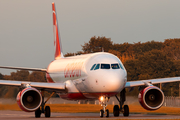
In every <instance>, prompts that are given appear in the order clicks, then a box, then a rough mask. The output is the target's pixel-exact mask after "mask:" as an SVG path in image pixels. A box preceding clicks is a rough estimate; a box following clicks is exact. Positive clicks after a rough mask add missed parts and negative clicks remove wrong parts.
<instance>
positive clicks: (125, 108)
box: [113, 89, 129, 117]
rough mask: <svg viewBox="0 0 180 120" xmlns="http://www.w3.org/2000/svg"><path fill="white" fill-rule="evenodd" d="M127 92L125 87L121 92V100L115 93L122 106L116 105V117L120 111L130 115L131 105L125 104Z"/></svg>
mask: <svg viewBox="0 0 180 120" xmlns="http://www.w3.org/2000/svg"><path fill="white" fill-rule="evenodd" d="M125 93H126V91H125V89H123V90H122V91H121V92H120V100H119V98H118V97H117V95H115V97H116V99H117V100H118V102H119V105H120V107H119V106H118V105H114V109H113V114H114V116H115V117H118V116H119V113H120V112H122V113H123V115H124V116H129V107H128V105H124V102H125V101H126V95H125ZM123 105H124V106H123Z"/></svg>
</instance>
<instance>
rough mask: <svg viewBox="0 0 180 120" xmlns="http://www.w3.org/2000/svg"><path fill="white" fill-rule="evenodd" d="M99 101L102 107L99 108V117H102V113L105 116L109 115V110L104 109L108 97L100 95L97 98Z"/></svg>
mask: <svg viewBox="0 0 180 120" xmlns="http://www.w3.org/2000/svg"><path fill="white" fill-rule="evenodd" d="M99 101H100V103H101V106H103V109H101V110H100V117H103V116H104V114H105V116H106V117H109V110H108V109H106V107H107V102H108V101H109V98H108V97H105V96H101V97H100V98H99Z"/></svg>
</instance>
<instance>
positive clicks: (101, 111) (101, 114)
mask: <svg viewBox="0 0 180 120" xmlns="http://www.w3.org/2000/svg"><path fill="white" fill-rule="evenodd" d="M103 115H104V111H103V110H102V109H101V110H100V117H103Z"/></svg>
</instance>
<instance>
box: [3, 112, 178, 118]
mask: <svg viewBox="0 0 180 120" xmlns="http://www.w3.org/2000/svg"><path fill="white" fill-rule="evenodd" d="M35 119H36V120H44V119H46V120H59V119H63V120H64V119H65V120H71V119H73V120H75V119H77V120H79V119H81V120H87V119H88V120H91V119H123V120H124V119H137V120H139V119H180V115H155V114H154V115H153V114H151V115H149V114H130V116H129V117H123V116H122V114H121V115H120V116H119V117H114V116H113V114H110V117H109V118H106V117H103V118H100V117H99V113H51V117H50V118H45V116H44V114H42V115H41V118H35V117H34V112H33V113H31V112H30V113H28V112H24V111H10V110H5V111H3V110H1V111H0V120H35Z"/></svg>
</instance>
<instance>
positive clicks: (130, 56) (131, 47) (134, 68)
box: [0, 36, 180, 97]
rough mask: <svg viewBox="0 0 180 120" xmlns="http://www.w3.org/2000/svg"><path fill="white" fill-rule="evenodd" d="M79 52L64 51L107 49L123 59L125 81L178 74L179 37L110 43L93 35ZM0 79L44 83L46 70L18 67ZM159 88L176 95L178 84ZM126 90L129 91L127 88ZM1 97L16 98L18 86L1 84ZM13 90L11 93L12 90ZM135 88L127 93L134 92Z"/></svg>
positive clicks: (104, 38) (72, 54) (69, 54)
mask: <svg viewBox="0 0 180 120" xmlns="http://www.w3.org/2000/svg"><path fill="white" fill-rule="evenodd" d="M81 47H82V51H78V52H75V53H67V54H65V56H66V57H67V56H74V55H81V54H88V53H95V52H101V51H104V52H109V53H112V54H114V55H116V56H117V57H118V58H120V60H121V61H122V62H123V64H124V66H125V68H126V70H127V74H128V76H127V79H128V81H135V80H146V79H155V78H165V77H177V76H180V39H179V38H176V39H166V40H164V42H156V41H149V42H145V43H141V42H138V43H133V44H130V43H123V44H119V43H113V41H112V40H111V39H110V38H106V37H104V36H103V37H100V36H98V37H96V36H94V37H92V38H91V39H90V40H89V42H87V43H84V45H81ZM0 79H5V80H20V81H21V80H22V81H32V82H46V78H45V73H43V72H32V73H30V72H29V71H24V70H18V71H17V72H12V73H11V74H10V75H2V74H0ZM157 86H159V85H157ZM163 86H165V87H162V90H163V91H164V93H165V95H166V96H178V95H179V84H177V82H175V83H167V84H163ZM127 91H128V90H127ZM0 92H1V94H0V97H16V95H17V94H15V93H17V92H18V88H15V87H6V86H0ZM12 92H14V93H12ZM138 93H139V91H138V88H135V89H134V90H133V91H132V92H128V93H127V94H128V95H137V94H138Z"/></svg>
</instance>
